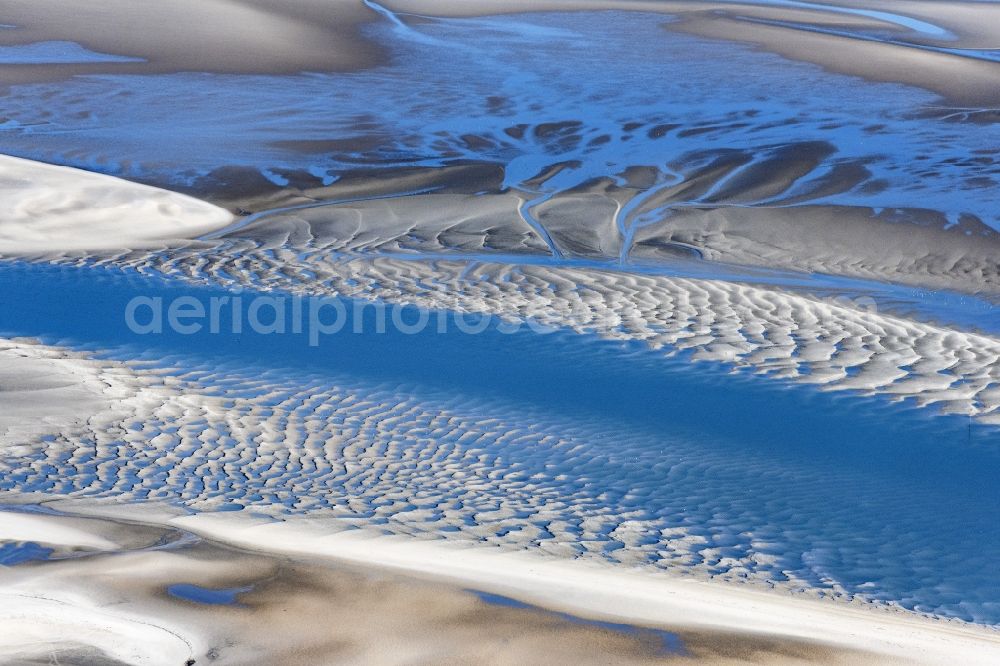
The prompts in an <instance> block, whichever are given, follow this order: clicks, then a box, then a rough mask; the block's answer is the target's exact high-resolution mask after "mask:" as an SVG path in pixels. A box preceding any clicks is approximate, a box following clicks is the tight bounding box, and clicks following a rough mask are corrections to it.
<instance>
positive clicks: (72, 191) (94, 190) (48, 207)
mask: <svg viewBox="0 0 1000 666" xmlns="http://www.w3.org/2000/svg"><path fill="white" fill-rule="evenodd" d="M0 197H2V198H3V202H4V209H3V211H2V212H0V255H5V256H23V255H29V254H35V253H46V252H50V251H51V250H52V249H53V248H59V249H60V250H66V251H72V250H97V249H116V248H118V249H126V248H133V249H134V248H151V247H162V246H163V245H164V243H165V242H166V241H168V240H169V239H187V238H194V237H197V236H199V235H201V234H204V233H208V232H210V231H215V230H216V229H219V228H220V227H224V226H226V225H227V224H228V223H229V222H230V221H231V220H232V219H233V216H232V215H231V214H230V213H229V212H227V211H225V210H223V209H221V208H218V207H216V206H213V205H211V204H209V203H205V202H203V201H199V200H198V199H194V198H192V197H188V196H185V195H183V194H178V193H176V192H168V191H166V190H160V189H157V188H154V187H149V186H147V185H140V184H137V183H131V182H129V181H126V180H122V179H120V178H113V177H110V176H104V175H101V174H95V173H90V172H88V171H81V170H79V169H71V168H69V167H62V166H53V165H49V164H43V163H41V162H35V161H32V160H23V159H19V158H16V157H8V156H6V155H0Z"/></svg>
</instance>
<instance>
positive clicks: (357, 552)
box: [53, 500, 1000, 664]
mask: <svg viewBox="0 0 1000 666" xmlns="http://www.w3.org/2000/svg"><path fill="white" fill-rule="evenodd" d="M53 506H57V507H58V508H59V510H66V511H69V512H71V513H72V514H75V515H78V516H89V517H93V518H103V519H107V520H117V521H140V522H139V524H140V525H158V526H160V527H164V528H177V529H180V530H183V531H185V532H189V533H193V534H195V535H198V536H199V537H202V538H205V539H208V540H211V541H212V542H214V543H219V544H223V545H226V546H230V547H236V548H239V549H242V550H245V551H248V552H251V553H256V554H261V555H264V554H266V555H269V556H277V555H280V556H287V557H292V558H298V559H300V560H302V561H310V562H314V563H315V562H323V561H325V562H327V563H329V564H330V565H331V566H336V564H337V563H341V564H342V565H345V564H346V565H349V566H353V567H361V568H371V569H375V570H383V571H389V572H391V573H398V574H400V575H405V576H415V577H417V578H423V579H427V580H429V581H432V582H439V583H443V584H447V585H458V586H461V587H462V588H466V589H475V590H481V591H483V592H486V593H489V594H495V595H502V596H504V597H509V598H511V599H516V600H518V601H520V602H524V603H528V604H532V605H533V606H537V607H539V608H542V609H548V610H550V611H556V612H562V613H568V614H572V615H574V616H581V617H587V618H593V619H595V620H597V621H605V622H616V623H625V624H629V625H637V626H648V627H659V628H665V629H666V630H668V631H674V630H678V631H691V632H703V633H706V634H711V633H713V632H719V633H722V634H728V635H734V634H736V635H745V636H748V637H759V638H761V639H767V640H775V639H778V640H787V641H788V642H789V643H790V644H796V645H801V644H811V643H812V644H816V645H817V646H818V647H819V648H822V649H828V650H833V651H834V652H836V651H838V650H843V651H845V653H849V654H851V655H852V656H851V660H852V661H851V663H897V662H902V663H921V664H942V663H964V664H992V663H996V661H997V659H998V658H1000V633H998V632H996V631H994V630H993V629H991V628H988V627H982V628H980V627H976V626H973V625H964V624H961V623H958V622H952V621H947V620H933V619H930V618H925V617H921V616H919V615H917V614H914V613H911V612H908V611H894V610H890V609H884V608H876V607H872V606H862V605H860V604H857V605H850V604H841V603H837V602H831V601H820V600H814V599H808V598H801V597H793V596H788V595H783V594H781V593H777V592H775V593H769V592H767V591H763V590H761V589H753V588H747V589H742V588H740V587H737V586H734V585H732V584H725V583H717V582H711V581H701V580H695V579H681V578H675V577H673V576H671V575H669V574H660V573H658V572H655V573H654V572H650V571H643V570H638V569H631V568H625V567H615V566H611V565H604V564H598V563H594V562H584V561H579V560H564V559H560V558H550V557H545V556H542V555H538V554H534V553H530V552H511V551H505V550H500V549H495V548H491V547H480V546H475V545H467V544H466V545H463V544H456V543H450V542H443V541H438V540H421V539H414V538H408V537H400V536H386V535H382V534H380V533H379V532H378V531H376V530H368V529H352V530H347V531H335V528H332V527H331V526H330V524H329V523H323V522H321V521H312V520H309V519H301V520H295V521H288V522H274V521H271V520H269V519H264V518H256V517H253V516H249V515H243V514H234V513H229V512H224V513H202V514H193V515H191V514H187V515H185V514H178V513H177V512H176V510H174V509H171V508H169V507H163V506H160V505H129V506H125V505H120V506H113V505H109V504H93V503H78V502H75V501H72V500H70V501H57V502H55V503H54V504H53Z"/></svg>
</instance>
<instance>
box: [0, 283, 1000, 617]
mask: <svg viewBox="0 0 1000 666" xmlns="http://www.w3.org/2000/svg"><path fill="white" fill-rule="evenodd" d="M0 293H3V294H4V300H3V307H2V309H0V331H2V333H3V335H33V336H40V337H42V339H43V340H45V341H47V342H50V343H56V342H58V343H64V344H72V345H81V346H84V347H93V348H105V349H112V350H115V349H116V350H117V351H115V352H113V355H114V356H116V357H119V358H130V357H140V356H141V357H143V358H147V359H158V358H162V359H168V360H166V361H164V362H165V363H167V364H168V365H171V366H178V365H179V366H181V367H189V368H198V367H207V368H212V367H216V368H226V367H229V368H239V369H240V370H239V372H242V373H245V374H247V375H248V376H254V374H255V373H256V374H258V375H259V376H266V377H267V378H268V381H269V382H270V383H272V384H274V385H276V386H281V385H286V384H287V385H289V386H293V385H295V384H296V382H303V381H306V379H305V378H307V377H308V378H309V379H308V381H310V382H313V381H316V377H317V376H319V377H328V378H329V381H331V382H333V383H341V384H350V383H354V384H357V385H359V386H360V385H366V386H382V387H385V386H389V387H392V388H393V390H398V391H403V392H404V393H405V394H407V395H415V396H421V397H422V399H426V400H430V401H431V402H432V404H442V405H449V404H458V405H461V406H462V408H463V409H466V410H469V409H473V410H474V411H475V412H476V413H478V414H481V415H490V416H495V417H497V418H499V419H506V420H507V421H509V422H510V423H515V424H520V423H528V424H530V423H537V424H539V425H538V427H539V428H540V429H541V430H540V432H544V431H547V430H548V429H552V430H554V431H556V432H558V431H560V430H562V431H566V432H572V433H574V436H575V437H577V438H578V439H579V442H580V443H579V445H578V448H577V449H575V450H573V451H571V452H566V451H563V452H560V451H559V450H553V451H551V452H548V453H545V454H544V456H543V457H542V458H541V459H539V458H538V456H540V455H542V454H541V453H539V450H537V449H536V448H534V447H532V446H529V445H528V444H525V445H524V446H526V447H528V448H525V449H524V450H523V454H524V459H523V460H522V461H520V462H518V463H516V464H517V465H518V466H522V467H524V470H525V472H526V473H528V474H530V473H531V470H532V469H533V468H535V466H537V470H538V472H544V473H545V474H550V475H551V474H552V473H553V472H552V470H559V469H562V470H564V471H565V473H566V474H565V475H564V478H561V480H554V481H552V483H556V484H559V487H560V488H561V490H559V492H560V493H564V494H565V496H567V497H569V496H576V495H579V494H580V493H583V494H584V495H585V496H586V497H589V498H590V499H588V500H587V501H588V502H592V503H593V506H594V507H595V508H596V507H605V508H606V509H607V510H608V511H610V512H612V514H614V515H638V516H643V517H645V518H648V519H650V520H654V521H658V522H660V523H662V525H663V526H664V527H669V526H684V527H685V528H690V529H696V530H701V531H703V533H704V534H706V535H708V536H709V538H711V539H714V540H715V541H714V544H715V546H716V547H719V548H722V549H723V551H725V550H726V549H727V548H728V549H729V550H730V551H731V552H732V553H733V554H734V556H736V554H742V555H746V553H747V551H746V549H750V550H753V549H754V548H760V547H762V546H761V545H760V543H761V542H764V543H767V542H770V543H772V544H776V545H773V546H772V548H773V552H772V551H768V552H769V554H770V555H772V556H774V557H777V558H778V561H779V564H778V565H777V569H776V570H775V572H773V574H772V575H774V576H777V577H779V578H778V579H779V580H780V576H781V573H780V571H781V570H784V571H787V572H789V573H790V574H794V575H795V576H797V577H799V578H804V579H806V580H809V581H810V584H813V585H819V586H823V585H829V584H830V583H831V581H833V582H835V583H837V584H838V585H841V586H843V587H844V588H845V589H846V590H848V591H850V592H852V593H860V594H863V595H865V596H867V597H869V598H875V599H886V600H896V601H898V602H899V603H901V604H903V605H904V606H906V607H909V608H915V609H918V610H924V611H928V612H934V613H939V614H943V615H949V616H955V617H961V618H964V619H968V620H974V621H978V622H985V623H998V622H1000V608H998V607H997V605H996V603H995V599H996V598H997V592H998V589H1000V569H998V568H997V567H996V566H995V563H996V560H995V554H996V553H997V552H1000V529H998V526H1000V507H998V506H997V503H996V502H994V501H992V499H991V498H993V497H994V496H995V489H996V487H997V483H998V481H1000V447H998V446H997V444H998V443H1000V437H998V431H997V429H995V428H989V427H986V426H980V425H975V424H971V423H970V422H969V421H968V420H967V419H966V418H963V417H956V416H936V415H934V414H933V412H932V411H930V410H921V409H916V408H913V407H908V406H905V405H900V404H896V403H890V402H888V401H887V400H884V399H880V398H870V397H861V396H857V395H851V394H830V393H824V392H822V391H819V390H815V389H812V388H810V387H803V386H791V385H785V384H781V383H775V382H774V381H773V380H769V379H763V378H759V377H754V376H743V375H732V374H729V373H728V372H727V371H726V369H725V368H724V367H721V366H718V365H714V364H710V363H694V364H692V363H689V362H688V361H686V360H685V359H683V358H679V359H664V358H663V357H662V356H661V355H659V354H655V353H652V352H649V351H646V350H644V349H643V348H641V347H639V346H638V345H628V344H620V343H612V342H606V341H600V340H596V339H593V338H590V337H589V336H581V335H577V334H571V333H563V332H556V333H552V334H550V335H538V334H536V333H531V332H529V331H525V332H522V333H517V334H503V333H500V332H499V331H498V330H497V329H496V327H495V326H494V327H491V328H490V329H488V330H487V331H485V332H483V333H481V334H479V335H468V334H463V333H460V332H455V331H454V330H452V332H450V333H448V334H444V335H442V334H438V333H436V332H434V330H433V329H430V330H427V331H425V332H423V333H421V334H416V335H403V334H402V333H400V332H398V331H393V329H392V328H391V327H390V328H389V329H388V331H387V332H386V333H376V332H374V328H373V327H372V326H371V325H367V326H365V327H363V328H364V330H365V331H366V332H364V333H362V334H355V333H346V332H345V333H342V334H339V335H336V336H331V337H330V338H329V339H328V340H324V341H323V344H322V345H321V346H320V347H319V348H314V347H310V346H309V345H308V342H307V341H306V340H305V338H304V337H303V336H294V335H278V336H265V335H256V334H253V333H252V332H249V331H247V332H244V333H243V334H242V335H238V336H234V335H209V334H207V333H202V334H197V335H190V336H184V335H179V334H175V333H170V334H164V335H153V336H136V335H134V334H132V333H131V332H130V331H129V330H128V329H127V327H126V326H125V324H124V321H123V318H122V312H123V310H124V306H125V303H126V302H127V301H128V300H129V299H130V298H131V297H132V296H134V295H140V294H141V295H147V296H162V297H164V298H165V299H169V298H171V297H173V296H176V295H180V294H196V295H199V296H200V297H202V298H207V297H209V296H211V295H212V294H225V293H226V292H223V291H221V290H211V289H199V288H192V287H190V286H187V285H181V284H178V283H172V282H170V281H167V280H164V279H160V278H149V277H142V278H140V277H139V276H136V275H134V274H127V273H123V272H120V271H117V270H108V269H101V268H88V269H69V268H56V267H51V266H37V265H34V266H28V265H14V264H2V265H0ZM244 295H245V296H247V297H249V295H250V294H249V292H248V293H246V294H244ZM411 311H412V312H413V314H416V311H415V310H411ZM364 312H365V313H366V317H370V316H371V313H372V312H373V311H372V310H370V309H369V310H364ZM81 313H86V316H81ZM372 323H373V322H369V324H372ZM347 330H350V327H349V328H348V329H347ZM282 395H283V394H282ZM435 401H436V403H435ZM456 401H457V402H456ZM479 444H482V442H479ZM504 455H505V456H508V455H514V456H515V459H516V457H517V456H518V455H519V454H517V453H516V452H515V453H514V454H511V452H510V450H509V449H505V453H504ZM5 464H6V465H8V468H9V469H16V468H17V466H18V465H19V463H18V461H16V460H15V461H7V463H5ZM128 464H129V463H128V461H127V460H124V461H123V462H122V465H124V466H125V467H127V466H128ZM34 474H35V472H32V471H30V470H27V468H25V471H24V472H16V473H15V472H12V471H8V473H7V474H6V477H5V478H4V479H3V480H2V481H0V487H2V488H5V489H15V488H16V489H22V490H24V489H43V488H41V487H40V486H39V485H37V484H41V486H44V485H45V484H51V483H52V481H51V480H46V479H42V478H38V477H36V476H34ZM233 474H235V475H234V476H232V477H231V478H230V479H229V481H228V484H229V485H227V486H225V488H224V489H223V490H220V491H219V492H220V493H222V497H224V498H225V499H227V501H230V502H232V503H235V505H236V506H233V508H239V507H243V506H247V504H246V503H247V501H248V491H247V487H248V486H247V484H251V485H252V484H253V483H254V482H253V481H252V480H247V479H245V478H243V477H242V476H241V475H240V474H239V473H238V472H233ZM56 476H57V477H58V483H59V484H60V487H61V488H62V489H63V491H66V492H68V491H69V490H70V487H71V486H72V485H73V484H75V483H79V484H81V485H80V487H81V488H86V487H87V485H86V484H87V483H89V482H90V480H92V479H93V477H92V476H90V475H88V474H85V473H82V472H81V473H80V474H79V476H78V478H77V479H76V480H74V478H73V474H70V473H68V472H63V473H59V474H57V475H56ZM303 483H305V481H303ZM33 484H35V485H33ZM67 484H69V485H67ZM319 488H324V486H322V485H320V486H319V487H318V488H314V489H313V490H311V491H308V492H311V493H320V494H322V493H323V492H328V493H333V492H336V491H335V490H334V489H333V488H330V487H326V489H325V490H320V489H319ZM168 490H169V489H168ZM304 492H305V491H304ZM250 494H252V493H250ZM250 501H251V503H252V500H250ZM751 535H752V541H753V542H756V543H757V545H756V546H751V545H747V543H744V541H745V540H746V539H748V538H750V536H751Z"/></svg>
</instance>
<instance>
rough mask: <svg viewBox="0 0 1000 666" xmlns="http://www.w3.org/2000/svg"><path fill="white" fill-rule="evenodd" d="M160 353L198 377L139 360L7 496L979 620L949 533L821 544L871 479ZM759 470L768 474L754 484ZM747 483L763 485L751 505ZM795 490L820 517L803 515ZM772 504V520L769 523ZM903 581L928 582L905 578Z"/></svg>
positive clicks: (11, 475)
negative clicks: (104, 504) (481, 550)
mask: <svg viewBox="0 0 1000 666" xmlns="http://www.w3.org/2000/svg"><path fill="white" fill-rule="evenodd" d="M164 362H165V364H166V365H171V364H173V365H175V366H176V367H180V366H182V365H183V366H184V367H187V368H190V369H189V370H186V371H184V372H178V371H176V370H164V369H160V370H154V369H152V368H148V367H147V368H145V370H140V371H139V372H141V375H142V376H141V378H140V377H139V376H136V377H134V378H133V379H132V380H131V381H129V382H125V385H126V386H128V387H130V388H131V391H130V393H129V394H128V395H124V396H121V398H120V399H119V400H118V401H116V402H115V404H114V406H113V408H109V409H108V410H105V411H104V412H102V413H99V414H98V415H96V416H95V417H94V418H93V419H92V420H90V421H89V422H88V423H87V424H86V425H85V426H84V427H83V428H81V429H76V430H74V431H72V432H64V433H60V432H53V433H51V434H50V435H48V436H46V437H45V438H44V439H43V440H42V441H39V442H37V443H36V445H34V446H23V447H22V448H21V449H20V451H19V452H16V453H14V454H12V455H7V456H4V457H3V459H2V460H0V489H2V490H4V491H18V492H29V493H40V494H42V496H47V497H53V496H54V497H77V498H81V497H86V498H108V499H113V500H114V501H142V500H158V501H167V502H173V503H179V504H182V505H185V506H188V507H190V508H191V509H193V510H199V511H205V510H235V509H246V510H252V511H255V512H262V513H269V514H271V515H275V516H277V517H291V516H303V515H308V516H310V517H312V518H315V519H330V520H329V522H328V523H327V524H328V525H329V526H330V527H332V528H334V529H338V528H343V527H347V526H350V525H354V524H356V525H364V526H380V527H381V528H382V529H384V530H385V531H386V532H387V533H393V534H407V535H412V536H415V537H419V538H448V539H458V540H464V541H468V542H472V543H478V544H491V545H496V546H501V547H505V548H516V549H520V548H531V549H536V550H538V551H541V552H543V553H548V554H551V555H554V556H559V557H587V558H598V559H603V560H607V561H610V562H614V563H622V564H627V565H642V566H653V567H660V568H669V569H671V570H672V571H673V572H675V573H681V574H683V573H691V574H697V575H707V576H711V577H714V578H719V579H722V580H729V581H738V582H751V583H760V584H763V585H767V586H779V587H787V588H789V589H792V590H798V591H802V592H804V593H809V594H817V595H820V596H832V597H835V598H840V599H852V600H856V601H859V602H860V601H865V600H867V601H872V600H874V601H878V600H880V599H884V600H898V601H899V603H901V604H902V605H903V606H905V607H908V608H917V609H920V610H932V611H933V612H936V613H942V614H945V615H952V616H957V617H961V618H965V619H972V620H975V619H976V618H979V617H981V614H982V613H983V612H984V611H983V608H980V606H978V605H977V602H975V601H969V600H968V599H962V598H952V597H951V596H949V595H947V594H944V595H942V593H941V592H940V590H938V589H936V588H935V587H934V586H935V584H936V582H935V575H936V574H937V572H938V570H937V568H936V567H935V568H932V569H931V570H928V569H927V562H928V561H932V562H939V561H948V560H947V559H945V560H940V559H935V558H947V553H945V552H937V551H935V552H934V553H932V554H931V555H929V554H928V552H929V550H932V549H934V548H940V547H941V546H940V544H928V543H927V542H926V541H925V540H924V539H923V538H922V537H921V536H920V535H919V533H917V532H916V531H913V530H911V529H910V528H909V527H908V526H907V524H905V522H904V523H903V524H901V525H900V526H899V527H898V528H897V527H893V526H887V527H886V530H888V533H887V534H878V533H876V535H875V536H876V537H877V538H878V543H879V544H882V546H880V547H879V549H880V550H879V552H880V553H881V555H884V558H881V560H880V561H881V562H882V564H878V563H872V562H870V561H869V560H868V557H869V555H868V554H867V553H868V549H870V548H875V547H876V546H875V545H873V544H870V543H867V542H865V541H864V539H861V538H860V537H858V536H857V535H854V536H853V537H852V539H850V540H848V541H847V542H845V545H844V546H843V547H840V548H836V549H831V548H830V547H829V546H823V545H822V544H823V543H824V542H825V540H827V539H830V538H831V535H830V534H825V533H826V532H828V531H829V532H832V534H834V535H836V534H846V533H847V532H838V530H848V532H849V531H850V530H851V527H850V526H851V525H853V524H854V522H853V521H854V520H856V517H855V516H852V515H851V514H852V513H853V511H854V510H853V509H852V508H851V506H850V505H847V504H841V503H838V502H836V501H831V500H832V498H833V497H834V496H837V495H839V494H840V493H852V492H856V491H858V490H859V489H860V488H861V487H862V486H863V484H864V483H865V482H864V481H861V480H858V479H857V478H856V477H852V475H851V474H850V473H846V472H838V471H837V470H821V469H814V470H796V471H795V472H794V473H790V472H789V471H788V470H782V469H780V468H776V466H775V462H774V461H773V460H770V459H769V458H768V457H767V456H759V457H753V456H750V457H744V458H740V459H733V458H732V457H731V456H729V455H728V454H726V453H725V452H723V451H718V452H714V451H712V450H710V449H705V448H703V447H701V448H699V447H698V446H697V445H693V444H692V443H690V442H686V441H685V440H684V438H682V437H677V438H672V437H663V436H652V435H643V434H642V433H641V432H620V431H616V432H608V431H607V425H606V424H604V425H602V424H601V423H600V421H599V420H591V421H587V420H586V419H584V420H576V419H574V420H573V421H566V420H563V419H561V418H559V417H553V416H551V415H546V414H544V413H532V412H531V410H528V411H525V410H524V409H522V408H519V407H518V408H511V407H510V406H505V405H503V404H501V403H493V404H490V403H483V402H482V401H480V400H478V399H476V398H467V397H463V398H455V397H434V396H431V397H426V396H423V397H416V395H418V394H415V393H413V392H412V391H407V390H406V389H405V387H380V386H372V385H364V384H359V383H357V382H356V381H355V382H351V381H350V380H347V379H344V380H338V379H337V378H330V377H328V376H327V377H324V376H300V375H298V374H295V375H288V376H283V375H281V374H279V373H278V372H274V373H263V374H261V373H260V372H257V371H249V370H246V369H241V368H236V367H226V366H223V367H219V366H218V365H217V364H215V363H214V362H210V363H206V364H205V365H204V366H200V367H194V368H191V365H192V363H191V360H190V359H181V358H177V359H165V360H164ZM761 477H768V478H771V479H772V483H770V484H768V485H765V486H761V485H760V484H759V479H760V478H761ZM852 479H853V480H852ZM755 483H756V485H757V486H758V487H761V491H760V492H759V493H754V495H753V497H747V495H746V492H745V488H746V487H749V486H750V484H755ZM859 484H860V485H859ZM831 488H833V489H834V490H835V495H834V496H831V497H830V498H827V499H824V497H826V493H828V492H829V490H830V489H831ZM804 489H810V490H809V491H808V493H807V494H808V496H809V497H814V496H815V497H817V499H816V502H817V503H818V505H820V506H821V507H822V509H821V513H819V514H817V513H815V512H813V511H808V510H807V511H801V510H798V509H796V507H797V506H798V504H799V503H800V502H801V500H802V497H803V495H802V493H803V492H805V490H804ZM906 501H908V500H906V499H901V500H899V502H900V504H899V506H900V507H902V506H904V505H905V502H906ZM780 507H785V508H784V510H783V511H782V510H781V509H780ZM774 511H779V513H780V514H781V515H782V516H783V519H782V521H781V522H780V523H779V524H777V525H776V523H775V522H774V521H773V520H769V516H771V515H772V513H773V512H774ZM772 517H773V516H772ZM817 534H823V536H821V537H817V536H816V535H817ZM834 538H836V537H834ZM814 539H818V541H813V540H814ZM883 551H884V552H883ZM935 553H936V554H935ZM986 556H987V557H988V554H987V555H986ZM858 558H860V560H858ZM973 559H975V558H973ZM855 560H858V561H860V562H862V563H863V565H861V566H864V570H865V573H866V574H867V575H869V576H871V581H879V582H878V583H876V582H871V581H869V582H866V583H864V584H862V585H854V586H845V585H844V584H842V583H841V582H840V581H838V580H837V579H836V577H835V576H834V575H833V574H832V573H831V568H835V566H836V565H837V564H838V563H843V562H845V561H847V562H854V566H859V564H858V562H857V561H855ZM972 564H973V563H971V562H970V563H969V566H968V567H965V566H964V565H963V568H962V571H965V572H966V574H965V575H966V576H970V577H973V578H974V577H975V576H976V571H981V570H982V569H981V568H979V567H977V566H973V565H972ZM987 568H988V567H987ZM913 572H918V573H916V574H914V573H913ZM953 575H954V574H953ZM914 580H918V581H923V582H924V583H925V586H924V587H917V589H914V587H915V586H914V583H913V581H914ZM928 581H929V582H928ZM963 584H966V583H963ZM970 584H971V583H970ZM900 588H901V589H902V592H901V591H900Z"/></svg>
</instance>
